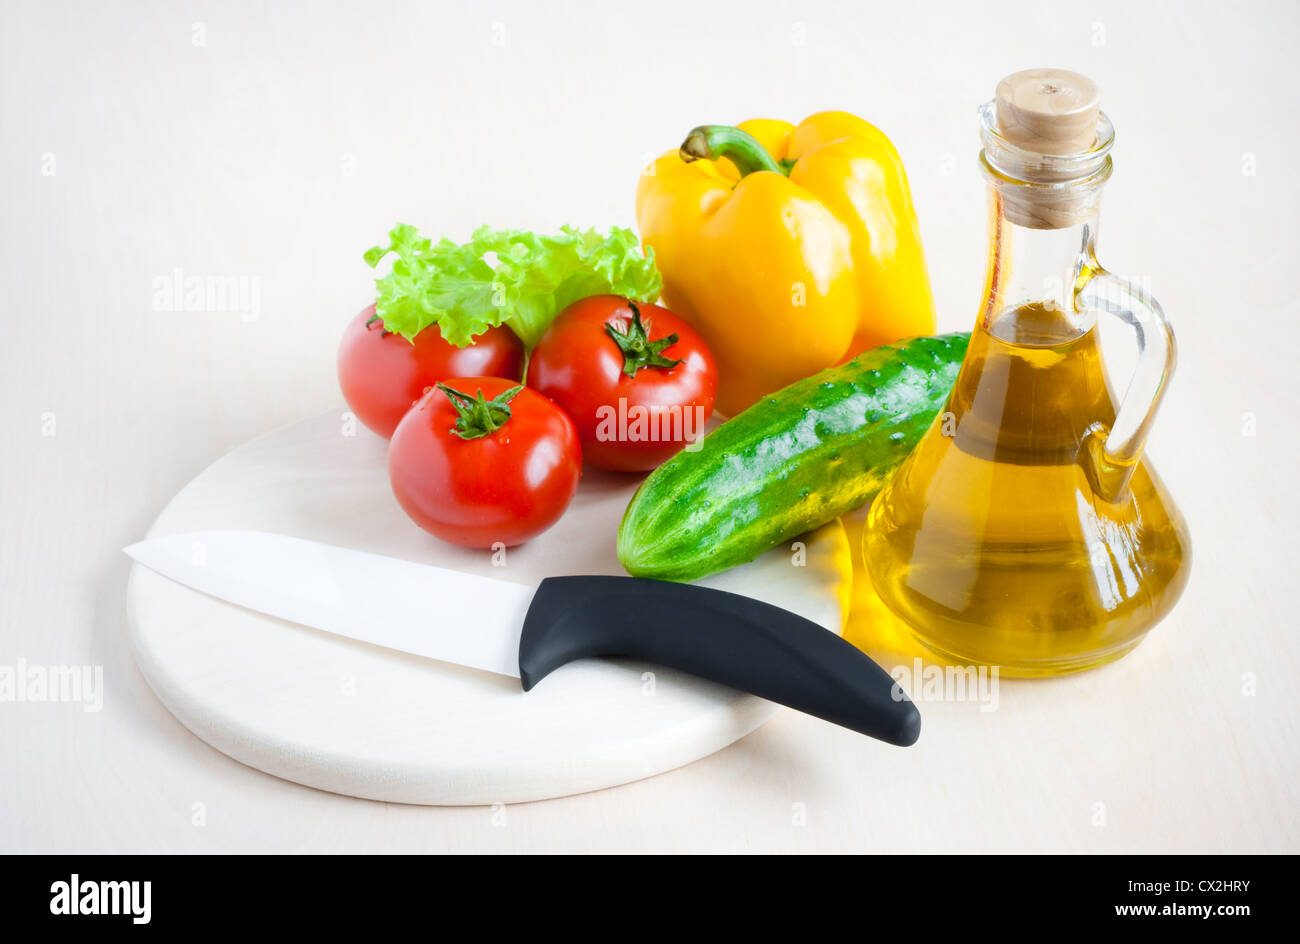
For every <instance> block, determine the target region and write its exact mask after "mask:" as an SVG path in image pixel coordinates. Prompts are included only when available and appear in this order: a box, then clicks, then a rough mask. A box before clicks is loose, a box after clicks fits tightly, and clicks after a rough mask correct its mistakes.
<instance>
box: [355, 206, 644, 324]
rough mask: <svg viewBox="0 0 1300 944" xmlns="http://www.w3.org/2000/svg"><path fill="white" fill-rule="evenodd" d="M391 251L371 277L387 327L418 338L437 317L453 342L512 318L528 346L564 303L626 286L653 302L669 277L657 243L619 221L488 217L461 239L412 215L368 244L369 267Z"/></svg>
mask: <svg viewBox="0 0 1300 944" xmlns="http://www.w3.org/2000/svg"><path fill="white" fill-rule="evenodd" d="M390 255H392V256H394V257H395V258H394V259H393V264H392V268H391V270H390V271H389V273H388V274H387V275H384V276H382V277H380V278H377V279H376V280H375V287H376V289H377V292H378V295H377V298H376V299H375V313H376V314H378V315H379V317H380V318H381V319H383V322H384V328H385V329H386V330H388V331H392V332H394V333H396V334H400V335H402V336H404V337H406V338H407V339H413V338H414V337H415V336H416V335H417V334H419V333H420V332H421V331H422V330H424V329H425V328H427V327H428V326H429V325H431V324H436V325H437V326H438V329H439V331H441V332H442V336H443V337H444V338H445V339H446V340H447V341H449V342H450V343H452V344H455V345H456V346H457V347H464V346H465V345H467V344H470V343H471V342H472V341H473V340H474V338H475V336H476V335H479V334H482V333H483V332H484V331H486V330H487V329H488V328H490V327H493V326H495V325H502V324H503V325H507V326H508V327H509V328H510V329H511V330H512V331H514V333H515V334H516V335H517V336H518V337H519V339H520V340H521V341H523V343H524V344H525V345H526V346H527V347H529V348H532V347H533V346H534V345H536V344H537V342H538V341H539V340H541V337H542V334H543V333H545V331H546V328H547V326H549V325H550V323H551V321H552V320H553V319H554V318H555V316H556V315H557V314H559V313H560V312H561V311H562V310H563V309H564V308H565V306H567V305H569V304H571V303H572V302H575V301H577V300H578V299H580V298H586V297H588V296H590V295H604V294H610V295H623V296H625V297H627V298H631V299H633V300H634V301H641V302H653V301H655V300H656V299H657V298H658V297H659V292H660V290H661V289H662V287H663V280H662V278H661V277H660V275H659V270H658V269H657V268H656V267H655V262H654V251H653V250H652V249H649V248H647V249H646V251H645V253H644V254H642V252H641V246H640V243H639V241H638V240H637V238H636V235H635V234H634V233H633V232H632V231H631V230H627V229H620V228H617V227H615V228H613V229H611V230H610V231H609V232H608V233H606V234H604V235H601V234H600V233H599V232H598V231H596V230H594V229H588V230H578V229H576V228H574V227H572V226H565V227H563V228H562V229H561V230H560V232H559V233H557V234H556V235H554V236H541V235H538V234H536V233H530V232H528V231H527V230H516V229H511V230H494V229H491V228H489V227H487V226H483V227H480V228H479V229H478V230H476V231H475V232H474V235H473V236H472V237H471V238H470V241H469V242H467V243H463V244H458V243H454V242H452V241H451V240H450V239H445V238H444V239H441V240H439V241H438V242H437V243H434V242H432V241H430V240H429V239H426V238H425V237H423V236H421V235H420V231H419V230H418V229H416V228H415V227H414V226H411V225H409V224H407V223H399V224H398V225H397V226H394V227H393V229H392V232H390V233H389V234H388V243H387V245H382V246H375V247H374V248H372V249H369V250H367V252H366V254H365V260H366V263H367V264H369V265H370V266H371V267H372V268H373V267H375V266H377V265H379V263H380V262H381V261H382V260H383V259H385V258H386V257H388V256H390Z"/></svg>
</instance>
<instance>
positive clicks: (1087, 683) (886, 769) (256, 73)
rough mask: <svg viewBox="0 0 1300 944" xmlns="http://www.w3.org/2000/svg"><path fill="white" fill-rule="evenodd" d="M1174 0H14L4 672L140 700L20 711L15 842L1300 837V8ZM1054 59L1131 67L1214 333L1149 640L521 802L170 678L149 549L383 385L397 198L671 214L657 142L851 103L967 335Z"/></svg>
mask: <svg viewBox="0 0 1300 944" xmlns="http://www.w3.org/2000/svg"><path fill="white" fill-rule="evenodd" d="M1137 6H1138V5H1136V4H1132V3H1123V2H1116V3H1092V4H1082V5H1081V4H1051V5H1049V4H1045V3H1041V2H1016V3H999V4H996V5H989V4H954V5H952V6H951V7H947V8H943V9H941V8H940V6H939V5H937V4H932V3H926V4H901V5H900V4H897V3H888V4H885V3H872V4H858V3H853V4H847V3H846V4H833V5H832V4H823V3H813V2H807V3H805V2H801V3H761V2H756V3H751V4H747V5H745V6H744V9H743V11H742V10H741V9H740V8H738V7H736V5H735V4H726V5H722V4H718V5H708V4H700V3H681V4H674V3H659V4H650V5H644V4H643V5H639V6H633V5H626V7H625V8H624V9H618V8H617V7H618V5H614V4H607V3H594V2H587V3H575V4H571V5H569V6H568V8H567V12H555V11H552V12H545V11H544V10H543V8H542V5H536V4H525V3H522V2H517V0H501V2H497V3H494V4H490V5H487V6H484V5H482V4H470V3H464V4H449V3H437V4H432V3H429V4H414V3H411V4H389V3H383V2H367V3H355V4H342V3H338V4H321V3H306V2H302V3H276V4H224V3H223V4H215V3H168V4H161V3H125V4H112V5H103V4H94V3H90V2H83V3H59V2H53V3H52V2H48V0H39V2H21V3H16V4H15V3H7V4H6V5H5V14H4V25H3V27H2V28H0V141H2V146H0V170H2V173H0V260H3V261H2V262H0V265H2V266H3V282H2V283H0V284H2V285H3V289H4V298H5V301H6V303H7V309H6V313H5V314H4V316H3V326H4V327H3V331H4V342H5V343H4V344H3V345H0V420H2V425H0V429H2V430H3V434H4V435H3V439H2V440H0V443H2V445H0V455H2V457H3V458H2V460H0V461H2V463H3V464H2V465H0V485H2V486H3V488H2V491H0V500H2V502H3V506H2V513H0V529H2V530H0V665H10V666H12V665H14V664H16V662H17V660H18V659H20V658H21V659H26V660H27V663H28V664H44V665H49V664H57V665H81V664H90V665H99V666H102V667H103V671H104V686H105V696H104V705H103V710H102V711H99V712H97V713H92V712H86V711H83V710H82V708H81V707H80V706H78V705H75V704H34V703H23V704H14V703H0V849H4V850H49V851H73V850H131V851H136V850H138V851H166V850H179V851H237V850H298V851H341V850H394V851H397V850H427V851H440V850H520V851H536V850H571V851H585V850H673V849H693V850H740V851H758V850H795V851H803V850H977V849H995V850H1017V849H1020V850H1133V851H1143V850H1236V851H1251V850H1290V851H1296V850H1297V849H1300V788H1298V787H1297V784H1298V783H1300V732H1298V731H1297V727H1298V723H1297V722H1298V715H1300V712H1297V709H1296V707H1295V700H1294V697H1293V696H1292V695H1290V694H1288V693H1289V692H1290V691H1291V689H1290V686H1291V685H1293V684H1294V681H1295V679H1296V678H1297V677H1298V676H1300V642H1297V632H1296V630H1297V628H1300V619H1298V618H1297V615H1296V608H1295V606H1294V605H1293V601H1294V599H1295V597H1294V590H1295V587H1296V584H1297V579H1296V577H1295V575H1294V564H1295V560H1296V553H1295V541H1296V538H1295V535H1296V533H1297V531H1298V530H1300V516H1298V515H1297V502H1296V499H1295V491H1294V488H1295V479H1296V475H1297V467H1298V466H1300V448H1298V447H1297V437H1296V431H1295V424H1296V422H1297V414H1296V410H1295V407H1294V404H1293V396H1294V390H1295V387H1296V365H1297V355H1300V350H1297V348H1298V347H1300V345H1298V344H1297V328H1296V320H1297V316H1300V310H1298V306H1297V302H1296V294H1295V290H1294V284H1293V283H1294V279H1295V277H1296V273H1297V266H1296V261H1295V260H1296V259H1297V257H1300V245H1297V239H1296V235H1295V232H1296V230H1295V225H1294V218H1295V215H1296V211H1297V209H1300V199H1297V198H1298V197H1300V188H1298V186H1297V175H1296V174H1295V172H1294V170H1293V168H1292V166H1291V165H1292V163H1293V161H1294V156H1295V154H1296V153H1297V151H1298V150H1300V140H1298V132H1297V121H1296V119H1297V117H1298V116H1300V65H1298V64H1297V59H1296V57H1295V55H1294V48H1295V43H1296V41H1297V39H1298V38H1300V7H1297V6H1296V4H1294V3H1291V2H1277V3H1260V2H1248V3H1242V4H1237V5H1232V6H1225V5H1223V4H1219V3H1207V4H1178V5H1164V4H1162V5H1158V6H1157V5H1150V6H1149V8H1148V5H1145V4H1144V5H1141V6H1142V9H1135V8H1136V7H1137ZM1038 65H1059V66H1064V67H1067V68H1073V69H1076V70H1079V71H1082V72H1084V73H1086V74H1088V75H1090V76H1092V77H1093V78H1095V79H1096V80H1097V81H1098V83H1099V84H1100V85H1101V88H1102V92H1103V107H1104V108H1105V109H1106V111H1107V112H1108V113H1109V114H1110V115H1111V117H1112V119H1113V120H1114V121H1115V124H1116V126H1117V129H1118V143H1117V147H1116V150H1115V161H1116V172H1115V176H1114V177H1113V178H1112V180H1111V182H1110V184H1109V185H1108V188H1107V194H1106V199H1105V201H1104V207H1105V209H1104V217H1105V221H1106V222H1105V226H1104V227H1103V230H1102V233H1103V236H1102V243H1101V246H1102V253H1101V254H1102V257H1103V259H1104V260H1105V261H1106V262H1107V265H1108V266H1109V267H1110V268H1112V269H1114V270H1116V271H1120V272H1125V273H1129V274H1135V275H1139V276H1144V277H1149V279H1150V286H1151V288H1152V290H1153V291H1154V292H1155V294H1156V295H1157V296H1158V297H1159V298H1160V299H1161V301H1162V302H1163V303H1164V305H1165V307H1166V310H1167V311H1168V312H1169V313H1170V315H1171V317H1172V318H1173V320H1174V322H1175V326H1176V328H1177V331H1178V336H1179V342H1180V345H1181V365H1180V369H1179V373H1178V376H1177V378H1176V379H1175V381H1174V383H1173V386H1172V389H1171V392H1170V395H1169V398H1168V400H1167V405H1166V406H1165V408H1164V412H1163V414H1162V416H1161V417H1160V419H1159V422H1158V424H1157V428H1156V431H1155V434H1154V436H1153V440H1152V443H1151V447H1150V453H1149V454H1150V455H1151V456H1152V457H1153V458H1154V460H1155V462H1156V463H1157V465H1158V467H1159V469H1160V472H1161V474H1162V475H1163V477H1164V478H1165V480H1166V482H1167V483H1168V485H1169V486H1170V488H1171V489H1172V491H1173V493H1174V495H1175V496H1176V498H1177V500H1178V502H1179V503H1180V505H1181V507H1182V509H1183V511H1184V513H1185V515H1186V517H1187V519H1188V521H1189V524H1190V526H1191V529H1192V534H1193V540H1194V544H1195V564H1194V571H1193V574H1192V579H1191V583H1190V586H1189V588H1188V590H1187V592H1186V594H1185V595H1184V597H1183V599H1182V602H1181V603H1180V605H1179V606H1178V608H1177V610H1176V611H1175V612H1174V614H1173V615H1172V616H1171V617H1170V618H1169V619H1168V620H1167V621H1166V622H1165V623H1164V624H1162V625H1161V626H1160V627H1159V628H1158V629H1157V630H1156V631H1155V632H1154V633H1153V634H1152V636H1151V637H1150V638H1149V639H1148V640H1147V641H1146V642H1145V643H1144V644H1143V645H1142V646H1141V647H1140V648H1139V649H1138V650H1137V651H1136V652H1135V653H1134V654H1133V655H1131V656H1129V657H1128V658H1126V659H1124V660H1122V661H1121V662H1119V663H1117V664H1115V665H1113V666H1110V667H1107V668H1104V669H1102V670H1099V671H1096V672H1092V673H1089V674H1086V675H1083V676H1078V677H1075V678H1072V679H1068V680H1064V681H1056V682H1047V683H1011V682H1004V683H1003V684H1002V686H1001V690H1000V698H999V705H998V709H997V710H996V711H991V712H980V711H979V710H978V708H977V706H975V705H973V704H971V703H954V702H948V703H937V704H923V705H922V709H923V712H924V714H925V718H926V728H925V733H924V735H923V737H922V740H921V742H920V743H919V744H918V745H917V746H916V747H915V748H912V749H910V750H906V751H904V750H898V749H893V748H888V747H885V746H884V745H881V744H877V743H875V742H872V741H869V740H866V739H863V738H860V737H857V736H855V735H853V734H850V733H848V732H846V731H843V730H840V729H837V728H833V727H831V726H829V725H827V724H824V723H822V722H819V721H816V720H813V719H811V718H807V717H803V716H800V715H797V714H794V713H791V712H785V713H783V714H782V715H781V716H779V717H778V718H777V719H776V720H775V721H774V722H772V723H771V724H769V725H767V726H766V727H765V728H763V729H762V730H761V731H759V732H758V733H757V734H755V735H752V736H751V737H749V738H746V739H745V740H744V741H742V742H740V743H739V744H737V745H735V746H733V747H731V748H729V749H727V750H725V751H722V752H721V753H719V754H717V755H714V756H712V757H710V758H707V759H705V760H703V761H700V762H698V763H696V764H693V765H691V766H689V767H687V768H684V769H681V770H677V771H675V772H672V773H669V774H665V775H663V776H660V777H656V778H653V779H651V780H648V781H643V782H640V783H637V784H633V785H630V786H626V787H620V788H617V789H613V790H608V791H604V792H601V793H596V794H590V795H585V796H578V797H571V798H567V799H563V800H555V801H549V802H544V803H536V804H528V805H522V806H518V807H510V808H507V809H505V810H496V811H493V810H490V809H487V808H469V809H436V808H421V807H413V806H398V805H387V804H381V803H374V802H368V801H362V800H353V799H348V798H344V797H340V796H334V795H330V794H325V793H320V792H316V791H313V790H310V789H306V788H303V787H299V786H295V785H293V784H290V783H286V782H282V781H279V780H276V779H274V778H272V777H269V776H266V775H264V774H261V773H259V772H257V771H255V770H252V769H249V768H245V767H242V766H240V765H239V764H237V763H235V762H233V761H231V760H229V759H227V758H226V757H225V756H223V755H221V754H219V753H217V752H216V751H214V750H212V749H211V748H209V747H208V746H206V745H205V744H203V743H202V742H201V741H199V740H198V739H197V738H195V737H193V736H192V735H190V734H189V733H188V732H186V731H185V730H184V729H183V728H182V727H181V726H180V724H178V723H177V722H176V721H175V720H173V719H172V718H171V716H170V715H168V714H167V712H166V711H165V709H163V707H162V706H161V705H160V704H159V702H158V701H157V700H156V699H155V698H154V696H153V695H152V693H151V692H150V690H149V689H148V687H147V686H146V684H145V683H144V681H143V679H142V677H141V676H140V674H139V672H138V671H137V670H136V668H135V666H134V663H133V662H132V659H131V656H130V653H129V651H128V648H127V644H126V638H125V630H124V613H123V596H124V591H125V577H126V573H127V569H128V561H127V559H126V558H125V557H124V556H123V555H122V554H121V553H120V552H119V549H120V548H121V547H122V546H123V545H125V544H127V543H128V542H130V541H132V540H134V539H136V538H138V537H139V536H141V535H142V534H143V533H144V531H145V529H146V528H147V526H148V525H149V523H150V522H151V521H152V519H153V518H154V516H155V515H156V514H157V513H158V511H159V509H160V508H161V507H162V506H163V504H164V503H166V501H167V500H168V499H169V498H170V497H171V496H172V495H173V494H174V493H175V492H176V491H177V490H178V489H179V488H180V487H181V486H182V485H184V484H185V483H186V482H187V481H188V480H189V479H190V478H191V477H193V476H194V475H195V474H196V473H197V472H198V471H199V470H201V469H202V468H204V467H205V466H207V465H208V464H209V463H211V462H212V461H213V460H215V459H216V458H218V457H219V456H221V455H222V454H223V453H224V452H226V451H227V450H228V449H230V448H231V447H233V446H235V445H237V444H239V443H241V442H243V441H245V440H247V439H249V438H250V437H253V436H255V435H257V434H259V433H261V432H264V431H265V430H267V429H270V428H272V427H274V426H277V425H280V424H284V423H287V422H290V421H293V420H297V419H300V418H302V417H306V416H310V415H313V414H315V413H317V412H319V411H320V410H322V409H325V408H328V407H330V406H331V405H335V404H339V405H340V408H341V400H340V398H339V394H338V392H337V388H336V386H335V379H334V351H335V345H336V343H337V340H338V337H339V333H340V331H341V330H342V328H343V325H344V323H345V322H346V321H347V319H348V318H349V317H350V316H351V315H352V314H353V313H355V312H356V311H357V310H359V309H360V308H361V307H362V306H363V305H364V304H365V303H366V302H367V301H368V298H369V296H368V291H369V284H370V283H369V278H370V276H369V273H368V271H367V269H366V268H365V267H364V265H363V264H362V263H361V261H360V254H361V252H362V251H363V250H364V249H365V248H367V247H368V246H370V245H371V244H372V243H374V242H376V241H378V240H380V239H381V238H382V237H383V235H384V233H385V232H386V230H387V228H388V227H389V226H390V225H391V224H392V223H393V222H394V221H396V220H407V221H410V222H414V223H417V224H419V225H421V226H422V227H423V228H425V229H426V230H427V231H429V232H431V233H433V234H439V233H447V234H450V235H453V236H457V237H464V236H465V235H467V234H468V232H469V231H470V230H471V229H472V228H473V227H474V226H475V225H477V224H479V223H481V222H490V223H493V224H497V225H503V226H520V227H530V228H548V227H556V226H558V225H560V224H562V223H566V222H571V223H577V224H582V225H602V226H603V225H608V224H614V223H618V224H623V225H633V224H634V219H633V213H632V197H633V191H634V188H635V184H636V176H637V173H638V171H639V169H640V167H641V166H642V163H643V162H644V161H645V160H646V159H647V158H648V157H649V156H650V155H652V154H654V153H657V152H659V151H661V150H664V149H667V148H669V147H672V146H675V145H676V144H677V143H678V142H679V141H680V139H681V138H682V137H683V135H684V133H685V132H686V131H687V130H688V129H689V128H690V127H691V126H693V125H695V124H698V123H703V122H710V121H712V122H733V121H738V120H742V119H744V118H747V117H751V116H757V115H768V116H780V117H786V118H793V119H796V120H797V119H798V118H800V117H802V116H804V115H805V114H807V113H810V112H813V111H816V110H819V109H821V108H826V107H840V108H845V109H847V110H851V111H854V112H857V113H859V114H862V115H864V116H866V117H868V118H869V119H870V120H872V121H874V122H876V123H877V124H879V125H880V126H881V127H883V128H884V129H885V130H886V131H887V132H888V133H889V134H890V135H891V136H892V137H893V139H894V141H895V143H896V144H897V145H898V147H899V149H900V150H901V152H902V154H903V156H904V159H905V160H906V162H907V165H908V168H909V172H910V175H911V181H912V186H913V190H914V192H915V198H916V203H917V207H918V210H919V213H920V218H921V225H922V230H923V234H924V237H925V240H926V251H927V255H928V258H929V262H930V270H931V275H932V278H933V281H934V288H935V293H936V296H937V301H938V305H939V311H940V327H941V328H942V329H944V330H956V329H965V328H967V327H968V326H969V323H970V321H971V320H972V318H973V316H974V309H975V305H976V302H977V301H978V295H979V291H980V287H981V280H982V268H983V262H984V259H983V255H984V250H985V246H984V238H985V231H984V222H985V220H984V212H985V208H984V192H983V185H982V183H981V180H980V178H979V176H978V173H977V171H976V167H975V157H976V153H977V150H978V138H977V131H976V122H975V114H974V111H975V107H976V106H977V105H978V104H979V103H980V102H981V101H983V100H985V99H987V98H989V97H991V95H992V90H993V87H994V85H995V84H996V82H997V80H998V78H999V77H1001V76H1002V75H1003V74H1005V73H1008V72H1011V71H1013V70H1016V69H1021V68H1027V67H1030V66H1038ZM176 269H180V270H182V272H183V273H184V274H185V275H186V276H236V277H241V278H247V279H250V280H255V284H256V286H257V288H258V292H259V296H258V306H257V307H258V311H257V317H256V318H252V319H246V318H243V317H241V316H240V315H238V314H235V313H223V312H198V313H192V312H191V313H186V312H168V311H159V310H156V308H155V305H154V297H153V296H154V280H155V279H157V278H166V277H171V276H172V273H173V272H174V270H176ZM250 284H254V283H250ZM1112 342H1113V343H1112ZM1107 346H1108V348H1113V350H1114V357H1113V359H1112V367H1113V368H1115V369H1116V371H1117V372H1118V371H1122V370H1124V369H1126V366H1127V365H1128V364H1130V363H1131V355H1127V354H1126V345H1125V339H1124V338H1123V337H1122V335H1119V336H1112V335H1108V336H1107ZM1108 353H1110V352H1109V351H1108ZM51 424H52V425H51ZM51 432H52V433H53V435H46V434H47V433H51Z"/></svg>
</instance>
